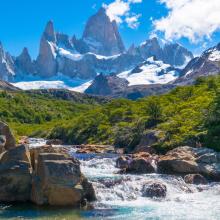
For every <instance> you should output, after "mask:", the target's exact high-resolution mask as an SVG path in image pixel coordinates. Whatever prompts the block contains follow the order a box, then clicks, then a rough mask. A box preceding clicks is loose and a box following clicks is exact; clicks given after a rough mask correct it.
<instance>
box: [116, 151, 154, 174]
mask: <svg viewBox="0 0 220 220" xmlns="http://www.w3.org/2000/svg"><path fill="white" fill-rule="evenodd" d="M156 164H157V157H156V156H152V155H151V154H149V153H146V152H141V153H137V154H132V155H122V156H120V157H119V158H118V159H117V160H116V167H117V168H119V169H122V170H123V171H124V172H127V173H135V174H144V173H154V172H156V169H157V165H156Z"/></svg>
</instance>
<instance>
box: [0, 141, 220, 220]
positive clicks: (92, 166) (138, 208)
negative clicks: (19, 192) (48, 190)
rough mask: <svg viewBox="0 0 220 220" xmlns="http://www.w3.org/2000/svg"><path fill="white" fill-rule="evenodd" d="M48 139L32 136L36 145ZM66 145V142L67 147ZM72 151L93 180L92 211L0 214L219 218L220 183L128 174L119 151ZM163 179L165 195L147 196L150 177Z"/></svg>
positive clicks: (9, 210) (20, 208)
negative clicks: (122, 168) (122, 169)
mask: <svg viewBox="0 0 220 220" xmlns="http://www.w3.org/2000/svg"><path fill="white" fill-rule="evenodd" d="M43 144H45V140H43V139H30V147H38V146H42V145H43ZM65 147H66V146H65ZM69 149H70V154H71V155H72V156H73V157H76V158H78V159H79V160H80V162H81V171H82V173H84V174H85V176H86V177H88V179H89V180H90V181H91V182H92V183H93V186H94V188H95V191H96V195H97V201H96V202H94V203H93V205H94V209H93V210H90V211H82V210H72V209H70V208H66V209H65V208H62V209H61V208H49V207H37V206H33V205H30V204H16V205H6V204H1V205H0V219H36V220H39V219H42V220H47V219H48V220H51V219H55V220H56V219H59V220H60V219H63V220H64V219H65V220H69V219H71V220H81V219H82V220H83V219H85V220H87V219H88V220H102V219H106V220H108V219H109V220H110V219H112V220H124V219H125V220H148V219H150V220H176V219H178V220H219V219H220V184H219V183H211V184H209V185H200V186H195V185H188V184H185V183H184V181H183V179H182V178H181V177H177V176H170V175H159V174H150V175H130V174H129V175H124V174H123V175H122V174H117V172H118V171H119V170H118V169H117V168H116V167H115V161H116V159H117V155H114V154H105V155H95V154H76V149H74V148H73V147H71V146H69ZM151 180H157V181H160V182H162V183H164V184H165V185H166V186H167V196H166V198H165V199H150V198H145V197H142V187H143V185H144V183H145V182H148V181H151Z"/></svg>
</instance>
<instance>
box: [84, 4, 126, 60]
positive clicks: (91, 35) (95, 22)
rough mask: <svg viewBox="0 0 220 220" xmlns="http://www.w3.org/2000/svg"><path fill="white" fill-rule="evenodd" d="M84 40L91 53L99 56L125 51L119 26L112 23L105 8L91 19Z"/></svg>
mask: <svg viewBox="0 0 220 220" xmlns="http://www.w3.org/2000/svg"><path fill="white" fill-rule="evenodd" d="M82 39H83V41H84V42H85V43H86V44H87V45H88V46H89V50H90V52H94V53H97V54H101V55H106V56H109V55H115V54H119V53H122V52H124V51H125V47H124V44H123V41H122V39H121V36H120V34H119V31H118V27H117V24H116V22H115V21H113V22H111V20H110V18H109V17H108V16H107V14H106V10H105V8H101V9H100V10H99V11H98V12H97V13H96V14H95V15H93V16H92V17H90V19H89V20H88V22H87V24H86V27H85V30H84V33H83V37H82Z"/></svg>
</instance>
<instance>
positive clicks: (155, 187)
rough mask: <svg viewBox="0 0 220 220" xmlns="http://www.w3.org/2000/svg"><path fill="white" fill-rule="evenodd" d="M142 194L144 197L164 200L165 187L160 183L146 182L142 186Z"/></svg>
mask: <svg viewBox="0 0 220 220" xmlns="http://www.w3.org/2000/svg"><path fill="white" fill-rule="evenodd" d="M142 194H143V196H144V197H150V198H164V197H166V194H167V187H166V185H164V184H163V183H160V182H148V183H146V184H145V185H144V186H143V189H142Z"/></svg>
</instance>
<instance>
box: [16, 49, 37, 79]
mask: <svg viewBox="0 0 220 220" xmlns="http://www.w3.org/2000/svg"><path fill="white" fill-rule="evenodd" d="M15 66H16V69H17V74H18V72H19V75H20V76H21V75H24V77H25V75H26V74H30V73H31V74H34V73H35V72H36V70H35V65H34V63H33V62H32V59H31V56H30V54H29V52H28V49H27V48H26V47H24V49H23V51H22V53H21V54H20V55H19V56H18V57H17V58H16V59H15Z"/></svg>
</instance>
